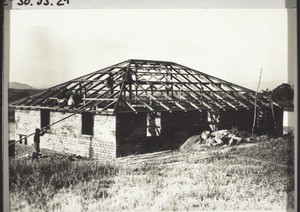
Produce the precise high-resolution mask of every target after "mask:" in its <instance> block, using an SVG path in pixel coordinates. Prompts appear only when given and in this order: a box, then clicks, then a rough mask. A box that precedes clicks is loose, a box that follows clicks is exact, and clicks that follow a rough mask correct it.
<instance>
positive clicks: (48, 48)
mask: <svg viewBox="0 0 300 212" xmlns="http://www.w3.org/2000/svg"><path fill="white" fill-rule="evenodd" d="M287 11H288V10H287V9H110V10H109V9H94V10H93V9H85V10H12V11H10V68H9V77H10V81H14V82H20V83H26V84H28V85H30V86H33V87H35V88H47V87H50V86H54V85H57V84H59V83H62V82H65V81H68V80H71V79H73V78H76V77H79V76H82V75H85V74H87V73H91V72H94V71H97V70H100V69H102V68H105V67H107V66H110V65H113V64H116V63H119V62H121V61H125V60H128V59H148V60H166V61H173V62H176V63H179V64H182V65H184V66H187V67H190V68H193V69H196V70H198V71H201V72H204V73H207V74H209V75H213V76H215V77H218V78H221V79H224V80H227V81H230V82H233V83H236V84H239V85H241V86H244V87H248V88H250V89H253V90H256V87H257V85H258V79H259V74H260V70H261V68H262V79H261V83H260V89H266V88H268V89H273V88H275V87H276V86H278V85H280V84H281V83H286V82H289V83H290V84H295V82H294V81H293V79H296V77H288V73H296V65H291V63H295V62H294V61H292V62H291V60H289V59H288V56H289V55H290V54H291V52H288V50H289V46H291V45H292V44H291V40H296V33H295V35H292V36H291V35H288V31H290V28H288V24H287V23H288V15H287ZM289 12H291V13H290V14H292V16H290V17H294V18H295V20H296V12H295V10H290V11H289ZM289 27H290V26H289ZM294 31H295V30H294ZM292 53H293V52H292Z"/></svg>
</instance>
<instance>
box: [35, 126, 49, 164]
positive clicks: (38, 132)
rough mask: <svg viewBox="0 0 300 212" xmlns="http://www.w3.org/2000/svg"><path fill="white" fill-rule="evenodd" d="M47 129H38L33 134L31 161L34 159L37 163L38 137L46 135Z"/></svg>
mask: <svg viewBox="0 0 300 212" xmlns="http://www.w3.org/2000/svg"><path fill="white" fill-rule="evenodd" d="M46 131H47V129H44V130H42V132H41V130H40V129H39V128H36V129H35V134H34V138H33V141H34V142H33V147H34V152H33V153H32V160H33V159H36V160H37V161H38V160H39V152H40V141H41V140H40V137H41V136H43V135H44V134H45V133H46Z"/></svg>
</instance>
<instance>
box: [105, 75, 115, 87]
mask: <svg viewBox="0 0 300 212" xmlns="http://www.w3.org/2000/svg"><path fill="white" fill-rule="evenodd" d="M106 85H107V87H108V88H112V87H113V86H114V79H113V78H112V76H109V77H108V78H107V79H106Z"/></svg>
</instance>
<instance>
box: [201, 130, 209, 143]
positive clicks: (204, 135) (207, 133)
mask: <svg viewBox="0 0 300 212" xmlns="http://www.w3.org/2000/svg"><path fill="white" fill-rule="evenodd" d="M209 135H210V132H209V131H203V132H202V133H201V138H202V140H203V141H205V140H206V139H208V137H209Z"/></svg>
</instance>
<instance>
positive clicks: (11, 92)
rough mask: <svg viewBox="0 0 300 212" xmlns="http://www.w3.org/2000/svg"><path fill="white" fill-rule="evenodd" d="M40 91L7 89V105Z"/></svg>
mask: <svg viewBox="0 0 300 212" xmlns="http://www.w3.org/2000/svg"><path fill="white" fill-rule="evenodd" d="M41 91H42V90H37V89H14V88H9V89H8V103H9V104H10V103H13V102H15V101H18V100H20V99H23V98H25V97H28V96H31V95H34V94H36V93H39V92H41Z"/></svg>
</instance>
